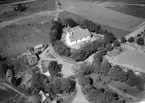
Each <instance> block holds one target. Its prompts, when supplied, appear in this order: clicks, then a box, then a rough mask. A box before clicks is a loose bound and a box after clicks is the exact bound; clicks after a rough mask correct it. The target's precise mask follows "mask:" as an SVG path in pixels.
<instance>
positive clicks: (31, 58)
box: [27, 52, 38, 65]
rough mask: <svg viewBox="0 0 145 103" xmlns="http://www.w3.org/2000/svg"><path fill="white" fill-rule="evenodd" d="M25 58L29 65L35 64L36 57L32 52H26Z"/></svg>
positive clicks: (36, 61)
mask: <svg viewBox="0 0 145 103" xmlns="http://www.w3.org/2000/svg"><path fill="white" fill-rule="evenodd" d="M27 59H28V62H29V64H30V65H35V64H37V63H38V57H37V56H36V55H35V54H34V53H31V52H29V53H27Z"/></svg>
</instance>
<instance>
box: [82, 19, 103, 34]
mask: <svg viewBox="0 0 145 103" xmlns="http://www.w3.org/2000/svg"><path fill="white" fill-rule="evenodd" d="M81 25H84V26H85V27H86V28H87V29H88V30H89V31H90V32H97V31H98V30H99V29H101V28H100V27H99V26H98V25H96V24H95V23H93V22H92V21H89V20H82V22H81Z"/></svg>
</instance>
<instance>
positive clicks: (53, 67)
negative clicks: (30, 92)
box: [48, 61, 62, 77]
mask: <svg viewBox="0 0 145 103" xmlns="http://www.w3.org/2000/svg"><path fill="white" fill-rule="evenodd" d="M61 68H62V64H58V63H57V61H51V62H50V63H49V65H48V71H49V73H50V74H51V76H52V77H54V76H58V74H59V73H60V72H61Z"/></svg>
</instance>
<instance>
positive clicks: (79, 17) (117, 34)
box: [59, 11, 129, 37]
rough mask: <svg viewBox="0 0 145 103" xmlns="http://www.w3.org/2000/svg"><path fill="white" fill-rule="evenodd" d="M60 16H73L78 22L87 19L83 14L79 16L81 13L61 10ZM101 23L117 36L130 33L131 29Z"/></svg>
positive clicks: (63, 17)
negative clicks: (126, 29)
mask: <svg viewBox="0 0 145 103" xmlns="http://www.w3.org/2000/svg"><path fill="white" fill-rule="evenodd" d="M59 18H60V19H62V20H63V19H66V18H72V19H74V20H76V21H78V22H79V21H81V20H83V19H86V18H84V17H82V16H79V15H76V14H73V13H71V12H67V11H64V12H61V13H60V15H59ZM97 24H98V23H97ZM99 25H101V27H102V28H103V29H107V30H108V31H110V32H112V33H113V34H114V35H115V36H116V37H122V36H125V35H127V34H129V31H125V30H121V29H117V28H113V27H109V26H105V25H102V24H99Z"/></svg>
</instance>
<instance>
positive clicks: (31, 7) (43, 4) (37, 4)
mask: <svg viewBox="0 0 145 103" xmlns="http://www.w3.org/2000/svg"><path fill="white" fill-rule="evenodd" d="M24 5H25V6H26V7H27V9H26V11H24V12H16V11H14V5H11V6H4V7H0V22H3V21H8V20H12V19H16V18H20V17H23V16H27V15H30V14H33V13H38V12H42V11H53V10H55V9H56V5H55V1H54V0H37V1H33V2H29V3H25V4H24Z"/></svg>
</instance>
